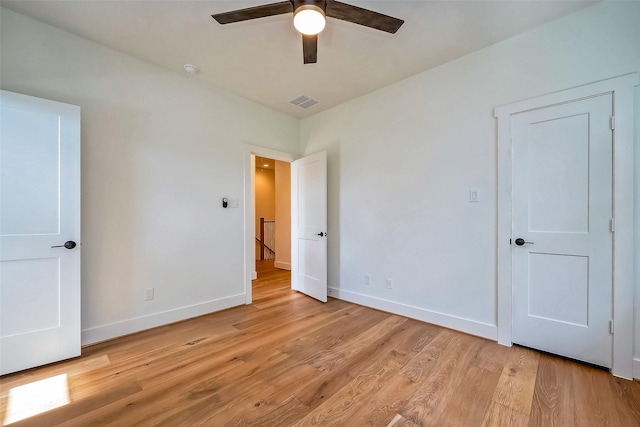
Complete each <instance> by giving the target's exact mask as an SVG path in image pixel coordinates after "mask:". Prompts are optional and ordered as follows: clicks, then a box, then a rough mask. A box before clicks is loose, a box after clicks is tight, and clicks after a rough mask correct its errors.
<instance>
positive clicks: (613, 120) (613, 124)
mask: <svg viewBox="0 0 640 427" xmlns="http://www.w3.org/2000/svg"><path fill="white" fill-rule="evenodd" d="M609 127H610V128H611V130H614V129H615V128H616V116H611V118H610V119H609Z"/></svg>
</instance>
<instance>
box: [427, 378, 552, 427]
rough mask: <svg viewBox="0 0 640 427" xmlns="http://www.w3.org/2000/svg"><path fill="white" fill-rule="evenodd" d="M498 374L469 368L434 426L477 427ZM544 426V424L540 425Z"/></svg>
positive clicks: (489, 400) (491, 395)
mask: <svg viewBox="0 0 640 427" xmlns="http://www.w3.org/2000/svg"><path fill="white" fill-rule="evenodd" d="M499 378H500V374H498V373H497V372H492V371H488V370H485V369H480V368H478V367H476V366H471V367H470V368H469V370H468V371H467V372H466V373H465V374H464V378H463V379H462V382H461V383H460V385H459V386H458V389H457V390H456V392H455V393H454V394H453V395H452V396H451V398H450V399H449V400H448V402H446V403H445V404H446V408H445V410H444V411H443V412H442V414H441V415H440V417H439V418H438V421H437V422H436V425H438V426H443V427H458V426H479V425H481V424H482V421H483V419H484V414H485V413H486V412H487V408H488V407H489V405H490V404H491V399H492V397H493V392H494V390H495V389H496V385H497V384H498V380H499ZM540 425H545V424H540Z"/></svg>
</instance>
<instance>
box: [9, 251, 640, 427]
mask: <svg viewBox="0 0 640 427" xmlns="http://www.w3.org/2000/svg"><path fill="white" fill-rule="evenodd" d="M257 270H258V277H259V279H258V280H256V281H254V288H253V298H254V302H255V304H253V305H243V306H240V307H236V308H232V309H228V310H224V311H221V312H218V313H212V314H210V315H205V316H200V317H197V318H194V319H190V320H187V321H183V322H177V323H174V324H170V325H164V326H161V327H159V328H154V329H150V330H147V331H142V332H139V333H136V334H132V335H128V336H125V337H121V338H118V339H115V340H111V341H106V342H103V343H98V344H95V345H92V346H89V347H86V348H83V349H82V356H81V357H78V358H75V359H71V360H66V361H62V362H59V363H55V364H51V365H48V366H43V367H40V368H36V369H31V370H27V371H23V372H18V373H15V374H11V375H5V376H3V377H0V423H3V424H7V422H8V421H10V419H9V418H7V413H8V412H11V414H12V415H11V416H13V414H20V415H21V416H23V417H26V418H25V419H23V420H21V421H17V422H15V423H12V424H10V425H12V426H14V425H15V426H36V427H42V426H67V427H69V426H73V427H85V426H100V427H105V426H117V427H121V426H127V427H129V426H151V425H162V426H165V425H166V426H171V427H173V426H194V425H205V426H215V427H217V426H226V425H230V426H231V425H233V426H268V427H279V426H291V425H296V424H297V425H323V426H324V425H337V426H348V427H351V426H354V427H360V426H381V427H384V426H393V427H399V426H412V427H415V426H420V427H424V426H430V425H437V426H478V425H483V426H500V427H503V426H526V425H528V426H531V427H533V426H536V427H537V426H545V427H546V426H577V427H583V426H585V427H590V426H616V427H632V426H634V427H640V383H638V382H637V381H626V380H622V379H619V378H615V377H613V376H612V375H611V374H610V373H608V372H605V371H602V370H598V369H594V368H592V367H588V366H584V365H580V364H578V363H575V362H572V361H568V360H564V359H560V358H557V357H553V356H549V355H540V354H539V353H538V352H536V351H533V350H529V349H524V348H521V347H513V348H508V347H504V346H500V345H498V344H496V343H495V342H490V341H487V340H484V339H481V338H477V337H472V336H469V335H466V334H462V333H459V332H456V331H452V330H450V329H445V328H440V327H437V326H434V325H429V324H426V323H423V322H419V321H417V320H412V319H407V318H404V317H401V316H397V315H394V314H390V313H385V312H382V311H378V310H373V309H370V308H367V307H362V306H358V305H354V304H351V303H349V302H346V301H341V300H336V299H333V298H329V300H328V302H327V303H326V304H323V303H320V302H318V301H316V300H314V299H312V298H308V297H306V296H304V295H302V294H300V293H298V292H294V291H292V290H291V289H290V273H289V272H288V271H284V270H277V269H274V268H273V261H270V262H266V261H265V262H262V263H260V264H259V265H258V266H257ZM54 376H63V377H65V378H66V381H67V383H66V385H67V389H68V396H69V402H68V403H67V404H64V403H63V404H62V406H60V407H57V408H54V409H50V410H48V411H46V412H40V413H38V412H37V410H38V408H51V406H47V399H54V398H55V396H48V395H47V393H35V394H32V395H29V398H28V399H26V400H23V401H22V402H19V403H14V402H13V401H12V402H11V403H10V402H9V400H10V399H9V397H10V396H14V397H15V396H16V395H17V394H16V393H15V392H16V391H18V390H19V389H18V387H21V386H31V385H33V384H36V383H37V382H38V381H40V380H45V379H47V378H51V377H54ZM23 410H24V411H25V412H22V411H23ZM27 410H32V411H34V414H28V413H27V412H26V411H27Z"/></svg>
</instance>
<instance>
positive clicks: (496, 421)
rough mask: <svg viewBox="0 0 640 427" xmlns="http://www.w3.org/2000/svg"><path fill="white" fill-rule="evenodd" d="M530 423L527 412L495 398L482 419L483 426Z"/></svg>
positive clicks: (510, 426) (518, 426)
mask: <svg viewBox="0 0 640 427" xmlns="http://www.w3.org/2000/svg"><path fill="white" fill-rule="evenodd" d="M528 424H529V416H528V415H527V414H523V413H522V412H518V411H516V410H515V409H513V408H510V407H508V406H505V405H502V404H500V403H498V402H496V401H495V400H492V401H491V404H490V405H489V408H488V409H487V412H486V413H485V414H484V419H483V420H482V427H526V426H527V425H528ZM539 427H543V426H539ZM576 427H577V426H576Z"/></svg>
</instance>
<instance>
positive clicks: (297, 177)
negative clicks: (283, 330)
mask: <svg viewBox="0 0 640 427" xmlns="http://www.w3.org/2000/svg"><path fill="white" fill-rule="evenodd" d="M291 230H292V235H291V255H292V256H291V287H292V288H293V289H295V290H297V291H300V292H302V293H305V294H307V295H309V296H311V297H313V298H316V299H318V300H320V301H322V302H326V301H327V237H326V230H327V155H326V152H324V151H323V152H320V153H317V154H313V155H311V156H308V157H305V158H302V159H299V160H296V161H295V162H293V163H292V165H291Z"/></svg>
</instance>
